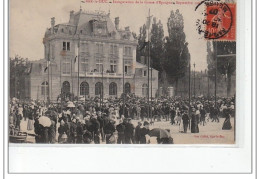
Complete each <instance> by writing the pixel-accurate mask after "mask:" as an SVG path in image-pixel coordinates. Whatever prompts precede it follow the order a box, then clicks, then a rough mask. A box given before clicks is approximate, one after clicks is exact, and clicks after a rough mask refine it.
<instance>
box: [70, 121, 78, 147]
mask: <svg viewBox="0 0 260 179" xmlns="http://www.w3.org/2000/svg"><path fill="white" fill-rule="evenodd" d="M76 123H77V119H76V118H73V119H72V122H70V136H69V137H68V138H69V143H73V144H75V143H76V142H77V124H76Z"/></svg>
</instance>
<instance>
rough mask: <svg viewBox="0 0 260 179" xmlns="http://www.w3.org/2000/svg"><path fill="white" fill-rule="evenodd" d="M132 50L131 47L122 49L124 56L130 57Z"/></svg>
mask: <svg viewBox="0 0 260 179" xmlns="http://www.w3.org/2000/svg"><path fill="white" fill-rule="evenodd" d="M131 52H132V48H131V47H125V48H124V55H126V56H132V53H131Z"/></svg>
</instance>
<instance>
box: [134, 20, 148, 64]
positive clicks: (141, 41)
mask: <svg viewBox="0 0 260 179" xmlns="http://www.w3.org/2000/svg"><path fill="white" fill-rule="evenodd" d="M146 37H147V35H146V25H145V24H144V25H143V26H142V27H140V29H139V35H138V45H137V50H136V60H137V61H138V62H141V56H145V53H146V52H145V48H144V46H145V39H146Z"/></svg>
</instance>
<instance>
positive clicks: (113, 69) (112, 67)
mask: <svg viewBox="0 0 260 179" xmlns="http://www.w3.org/2000/svg"><path fill="white" fill-rule="evenodd" d="M116 66H117V65H116V60H110V72H111V73H116Z"/></svg>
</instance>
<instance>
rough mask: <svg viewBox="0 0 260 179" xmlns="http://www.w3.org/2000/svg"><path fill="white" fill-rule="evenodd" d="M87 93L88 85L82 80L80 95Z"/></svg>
mask: <svg viewBox="0 0 260 179" xmlns="http://www.w3.org/2000/svg"><path fill="white" fill-rule="evenodd" d="M88 94H89V85H88V83H87V82H82V83H81V84H80V95H88Z"/></svg>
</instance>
